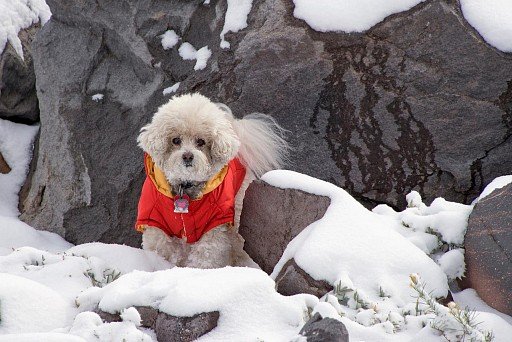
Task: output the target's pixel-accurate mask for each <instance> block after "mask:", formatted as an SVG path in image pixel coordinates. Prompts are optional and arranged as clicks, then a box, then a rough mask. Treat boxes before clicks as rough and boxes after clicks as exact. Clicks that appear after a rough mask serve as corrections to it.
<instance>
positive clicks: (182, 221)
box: [180, 214, 188, 242]
mask: <svg viewBox="0 0 512 342" xmlns="http://www.w3.org/2000/svg"><path fill="white" fill-rule="evenodd" d="M180 217H181V223H182V225H183V234H184V235H183V236H182V237H181V238H182V239H183V240H185V242H187V240H188V237H187V228H186V227H185V220H184V219H183V214H180Z"/></svg>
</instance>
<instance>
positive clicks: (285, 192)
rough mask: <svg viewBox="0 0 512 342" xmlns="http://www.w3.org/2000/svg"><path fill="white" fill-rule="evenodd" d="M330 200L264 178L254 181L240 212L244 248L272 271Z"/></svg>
mask: <svg viewBox="0 0 512 342" xmlns="http://www.w3.org/2000/svg"><path fill="white" fill-rule="evenodd" d="M329 204H330V199H329V198H328V197H324V196H317V195H313V194H309V193H306V192H304V191H300V190H295V189H280V188H276V187H273V186H271V185H269V184H267V183H265V182H263V181H261V180H257V181H254V182H252V183H251V184H250V185H249V187H248V188H247V191H246V192H245V198H244V204H243V208H244V209H243V210H242V214H241V216H240V228H239V232H240V235H242V237H243V238H244V239H245V245H244V250H245V251H246V252H247V254H249V255H250V256H251V258H252V259H253V260H254V261H255V262H256V263H257V264H258V265H259V266H260V267H261V269H262V270H264V271H265V272H267V273H269V274H270V273H272V271H273V269H274V266H275V265H276V264H277V262H278V261H279V259H280V258H281V256H282V255H283V252H284V250H285V248H286V246H287V245H288V243H289V242H290V241H291V240H292V239H293V238H294V237H296V236H297V235H298V234H299V233H300V232H301V231H302V230H303V229H304V228H306V227H307V226H308V225H310V224H311V223H313V222H315V221H317V220H319V219H320V218H322V216H323V215H324V214H325V211H326V210H327V208H328V207H329ZM269 242H271V243H269Z"/></svg>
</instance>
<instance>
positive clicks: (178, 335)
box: [155, 311, 219, 342]
mask: <svg viewBox="0 0 512 342" xmlns="http://www.w3.org/2000/svg"><path fill="white" fill-rule="evenodd" d="M218 320H219V312H218V311H214V312H204V313H201V314H199V315H195V316H193V317H174V316H170V315H168V314H166V313H164V312H160V313H159V314H158V317H157V319H156V325H155V332H156V336H157V339H158V341H166V342H188V341H194V340H196V339H198V338H199V337H201V336H203V335H204V334H206V333H208V332H210V331H211V330H213V329H214V328H215V327H216V326H217V321H218Z"/></svg>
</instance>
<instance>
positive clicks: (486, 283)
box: [465, 184, 512, 315]
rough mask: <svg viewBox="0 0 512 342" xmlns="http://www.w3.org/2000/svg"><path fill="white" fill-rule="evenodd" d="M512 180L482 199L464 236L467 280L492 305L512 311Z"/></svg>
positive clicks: (509, 312) (505, 311) (503, 310)
mask: <svg viewBox="0 0 512 342" xmlns="http://www.w3.org/2000/svg"><path fill="white" fill-rule="evenodd" d="M511 208H512V184H509V185H507V186H505V187H503V188H501V189H497V190H494V191H493V192H492V193H491V194H490V195H488V196H487V197H484V198H483V199H482V200H480V201H479V202H478V203H477V205H476V206H475V209H474V210H473V212H472V213H471V216H470V217H469V223H468V230H467V233H466V238H465V246H466V254H465V261H466V281H467V283H468V285H469V286H470V287H472V288H474V289H475V290H476V291H477V293H478V295H479V296H480V298H482V299H483V300H484V301H485V302H486V303H487V304H489V305H490V306H492V307H493V308H495V309H497V310H499V311H501V312H503V313H505V314H507V315H512V209H511Z"/></svg>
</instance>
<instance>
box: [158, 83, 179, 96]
mask: <svg viewBox="0 0 512 342" xmlns="http://www.w3.org/2000/svg"><path fill="white" fill-rule="evenodd" d="M179 87H180V82H178V83H174V84H173V85H172V86H170V87H167V88H165V89H164V91H163V92H162V93H163V94H164V95H169V94H172V93H175V92H177V91H178V88H179Z"/></svg>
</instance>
